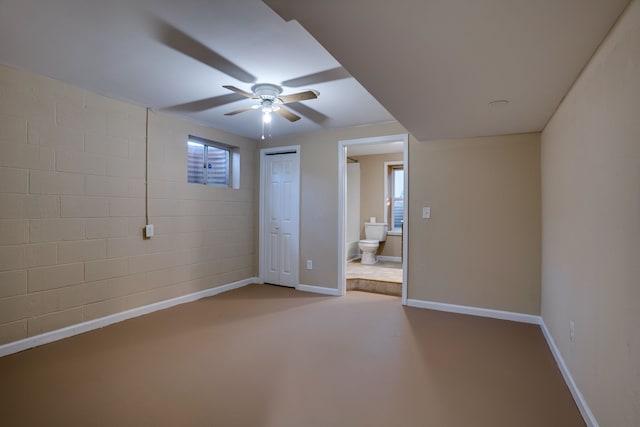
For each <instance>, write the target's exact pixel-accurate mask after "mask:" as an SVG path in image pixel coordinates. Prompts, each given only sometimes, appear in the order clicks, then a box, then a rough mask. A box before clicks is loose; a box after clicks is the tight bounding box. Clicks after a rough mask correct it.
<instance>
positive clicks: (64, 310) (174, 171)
mask: <svg viewBox="0 0 640 427" xmlns="http://www.w3.org/2000/svg"><path fill="white" fill-rule="evenodd" d="M0 94H1V96H0V344H2V343H6V342H11V341H15V340H19V339H22V338H25V337H28V336H33V335H37V334H40V333H43V332H47V331H50V330H53V329H58V328H62V327H65V326H68V325H72V324H76V323H80V322H82V321H86V320H91V319H94V318H98V317H102V316H105V315H108V314H112V313H116V312H119V311H122V310H126V309H130V308H134V307H138V306H142V305H146V304H150V303H153V302H156V301H160V300H165V299H169V298H172V297H176V296H180V295H185V294H188V293H192V292H195V291H199V290H202V289H206V288H212V287H215V286H218V285H222V284H225V283H229V282H233V281H236V280H240V279H244V278H249V277H253V276H255V275H256V271H257V265H256V264H257V263H256V253H255V240H256V239H255V217H256V215H255V199H256V197H255V188H256V179H255V170H256V152H255V147H256V143H255V142H254V141H251V140H248V139H245V138H240V137H237V136H233V135H230V134H226V133H223V132H220V131H217V130H214V129H210V128H207V127H203V126H199V125H196V124H193V123H190V122H186V121H183V120H180V119H176V118H172V117H169V116H165V115H162V114H155V113H151V115H150V139H149V145H150V150H149V156H150V164H149V172H150V173H149V177H150V186H149V195H150V203H149V214H150V217H151V222H152V223H154V224H155V233H156V237H154V238H152V239H150V240H143V239H142V234H141V231H142V227H143V225H144V224H145V185H144V171H145V109H144V108H141V107H138V106H134V105H131V104H127V103H124V102H119V101H115V100H112V99H108V98H105V97H102V96H99V95H96V94H94V93H90V92H87V91H84V90H81V89H79V88H76V87H72V86H68V85H65V84H62V83H60V82H56V81H53V80H50V79H46V78H42V77H38V76H35V75H32V74H28V73H25V72H22V71H17V70H14V69H11V68H8V67H5V66H0ZM190 133H191V134H195V135H198V136H201V137H205V138H209V139H213V140H218V141H221V142H225V143H228V144H232V145H236V146H238V147H240V150H241V159H242V160H241V161H242V165H241V174H242V177H241V189H240V190H232V189H222V188H213V187H204V186H198V185H188V184H186V179H187V178H186V164H187V160H186V159H187V157H186V156H187V154H186V139H187V135H188V134H190ZM221 242H224V245H221Z"/></svg>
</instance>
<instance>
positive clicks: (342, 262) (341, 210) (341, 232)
mask: <svg viewBox="0 0 640 427" xmlns="http://www.w3.org/2000/svg"><path fill="white" fill-rule="evenodd" d="M398 141H402V143H403V150H402V151H403V161H404V169H405V173H404V214H403V221H404V237H403V241H402V254H403V257H402V304H403V305H407V266H408V258H409V251H408V249H409V218H408V216H409V215H408V212H409V135H408V134H406V133H405V134H398V135H387V136H378V137H373V138H359V139H348V140H343V141H338V293H339V295H345V294H346V293H347V277H346V276H347V274H346V264H347V259H346V254H345V247H344V246H345V233H346V231H345V230H346V203H345V197H346V193H347V180H346V164H347V147H348V146H350V145H357V144H384V143H389V142H398Z"/></svg>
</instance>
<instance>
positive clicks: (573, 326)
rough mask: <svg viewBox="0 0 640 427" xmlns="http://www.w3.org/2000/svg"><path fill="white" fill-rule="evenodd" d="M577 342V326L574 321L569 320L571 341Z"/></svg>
mask: <svg viewBox="0 0 640 427" xmlns="http://www.w3.org/2000/svg"><path fill="white" fill-rule="evenodd" d="M575 340H576V324H575V323H573V320H569V341H571V342H574V341H575Z"/></svg>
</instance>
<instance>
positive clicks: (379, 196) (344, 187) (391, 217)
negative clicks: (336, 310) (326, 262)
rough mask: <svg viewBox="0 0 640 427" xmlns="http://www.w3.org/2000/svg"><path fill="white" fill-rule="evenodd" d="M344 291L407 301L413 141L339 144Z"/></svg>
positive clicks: (391, 138)
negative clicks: (372, 293)
mask: <svg viewBox="0 0 640 427" xmlns="http://www.w3.org/2000/svg"><path fill="white" fill-rule="evenodd" d="M338 161H339V167H338V175H339V177H338V184H339V191H338V193H339V196H338V198H339V200H338V209H339V218H340V220H339V222H338V230H339V232H338V234H339V244H338V248H339V251H338V252H339V253H338V256H339V259H338V266H339V268H338V288H339V291H340V294H341V295H345V294H346V292H347V290H363V291H370V292H377V293H384V294H389V295H398V296H401V297H402V304H406V300H407V280H406V279H407V258H408V252H407V248H408V238H407V237H408V222H407V208H408V202H407V201H408V167H409V162H408V135H407V134H401V135H389V136H384V137H375V138H361V139H355V140H345V141H340V142H339V153H338Z"/></svg>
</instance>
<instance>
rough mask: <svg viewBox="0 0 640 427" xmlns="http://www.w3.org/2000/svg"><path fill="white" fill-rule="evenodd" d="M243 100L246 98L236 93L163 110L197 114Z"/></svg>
mask: <svg viewBox="0 0 640 427" xmlns="http://www.w3.org/2000/svg"><path fill="white" fill-rule="evenodd" d="M243 99H244V97H242V96H240V95H238V94H236V93H230V94H228V95H220V96H214V97H212V98H206V99H200V100H198V101H193V102H187V103H184V104H178V105H172V106H170V107H165V108H162V110H165V111H176V112H185V113H195V112H198V111H206V110H210V109H211V108H215V107H219V106H221V105H225V104H229V103H232V102H236V101H240V100H243Z"/></svg>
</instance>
